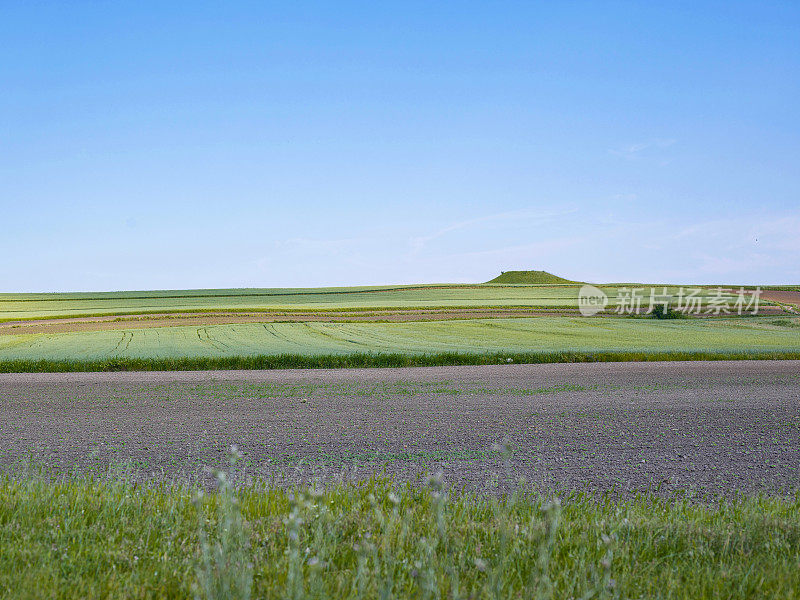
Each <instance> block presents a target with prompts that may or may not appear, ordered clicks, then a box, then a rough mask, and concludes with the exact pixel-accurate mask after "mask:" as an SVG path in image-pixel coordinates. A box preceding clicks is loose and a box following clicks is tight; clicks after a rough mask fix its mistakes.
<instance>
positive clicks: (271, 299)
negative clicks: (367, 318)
mask: <svg viewBox="0 0 800 600" xmlns="http://www.w3.org/2000/svg"><path fill="white" fill-rule="evenodd" d="M636 285H641V284H618V285H601V286H599V288H600V289H602V290H603V291H604V292H605V293H606V294H608V296H609V298H610V299H611V304H612V306H613V304H614V298H615V297H616V296H617V293H618V292H619V290H620V289H621V288H622V287H623V286H624V287H630V286H636ZM655 287H657V288H658V289H659V291H660V290H661V289H662V287H664V286H655ZM579 289H580V284H548V285H515V284H480V285H466V284H465V285H445V284H442V285H436V284H431V285H407V286H372V287H349V288H297V289H290V288H269V289H267V288H265V289H256V288H253V289H224V290H160V291H146V292H99V293H96V292H81V293H63V294H0V322H2V321H15V320H24V319H52V318H63V317H81V316H98V315H137V314H163V313H181V312H197V311H199V312H209V311H217V312H219V311H286V310H294V311H298V310H299V311H311V312H316V311H343V310H350V311H353V310H356V311H357V310H375V309H423V308H436V307H441V308H476V307H526V308H545V309H547V308H549V309H577V307H578V291H579ZM697 289H699V295H700V296H701V297H709V296H711V295H713V294H714V293H715V290H714V289H711V288H697ZM728 289H729V288H728ZM678 290H679V288H678V287H675V286H671V287H668V288H667V293H669V294H677V293H678ZM767 304H769V303H768V302H767Z"/></svg>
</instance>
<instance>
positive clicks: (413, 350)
mask: <svg viewBox="0 0 800 600" xmlns="http://www.w3.org/2000/svg"><path fill="white" fill-rule="evenodd" d="M796 321H797V320H796V319H794V320H792V319H785V318H774V317H756V318H750V319H713V320H711V319H709V320H701V319H685V320H683V319H682V320H675V321H659V320H656V319H646V318H627V319H626V318H613V317H595V318H591V319H587V318H581V317H533V318H527V319H475V320H455V321H431V322H411V323H246V324H233V325H208V326H202V327H186V326H182V327H157V328H156V327H154V328H145V329H130V330H117V331H92V332H71V333H58V334H49V333H48V334H30V335H5V336H0V361H9V360H104V359H109V358H146V359H157V358H176V357H184V356H186V357H220V356H255V355H276V354H304V355H330V354H350V353H410V354H436V353H443V352H460V353H478V354H479V353H488V352H502V351H507V352H511V353H530V352H554V351H583V352H591V351H629V352H632V351H640V352H646V351H661V352H668V351H708V352H737V351H742V350H751V351H779V350H787V351H800V327H798V326H797V325H798V324H797V322H796Z"/></svg>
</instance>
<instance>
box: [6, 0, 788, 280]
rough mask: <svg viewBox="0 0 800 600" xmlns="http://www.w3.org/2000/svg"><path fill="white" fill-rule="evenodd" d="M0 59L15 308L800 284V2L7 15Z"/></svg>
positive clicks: (9, 11)
mask: <svg viewBox="0 0 800 600" xmlns="http://www.w3.org/2000/svg"><path fill="white" fill-rule="evenodd" d="M657 5H659V6H657ZM0 39H2V47H3V50H2V52H0V84H1V85H0V216H2V221H3V227H2V230H0V291H6V292H13V291H58V290H117V289H154V288H173V289H174V288H198V287H203V288H205V287H276V286H316V285H350V284H377V283H405V282H408V283H410V282H448V281H453V282H455V281H485V280H487V279H489V278H491V277H493V276H494V275H496V274H497V273H498V272H499V271H501V270H509V269H546V270H549V271H552V272H555V273H557V274H560V275H562V276H565V277H569V278H574V279H581V280H588V281H599V282H603V281H644V282H676V283H794V284H797V283H800V160H799V157H800V3H797V2H786V3H776V2H750V3H737V2H715V3H711V2H670V3H653V2H620V3H616V2H587V3H581V2H556V3H553V2H542V3H535V2H519V3H506V2H486V3H469V2H453V3H438V4H436V3H428V2H419V3H415V2H398V3H374V2H364V3H350V2H327V3H302V2H297V3H274V4H273V3H266V2H253V3H249V2H236V1H229V2H218V3H202V2H186V3H180V2H170V3H162V2H142V1H139V2H130V3H126V2H97V1H92V2H80V1H77V0H73V1H71V2H42V1H37V2H11V1H5V2H0Z"/></svg>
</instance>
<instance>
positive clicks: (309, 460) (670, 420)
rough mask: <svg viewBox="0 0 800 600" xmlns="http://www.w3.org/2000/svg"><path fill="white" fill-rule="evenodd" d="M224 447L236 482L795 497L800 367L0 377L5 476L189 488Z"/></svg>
mask: <svg viewBox="0 0 800 600" xmlns="http://www.w3.org/2000/svg"><path fill="white" fill-rule="evenodd" d="M504 440H505V442H506V445H507V447H508V448H509V449H510V450H511V457H510V459H506V458H504V453H503V451H502V450H500V447H502V443H503V441H504ZM232 444H235V445H236V446H237V447H238V448H239V449H240V450H241V452H242V453H243V454H244V458H243V460H242V461H240V463H239V465H238V467H237V469H236V477H237V479H238V481H240V482H247V481H250V480H253V479H256V480H257V479H263V480H267V481H274V482H278V483H291V482H299V481H305V482H308V481H309V480H312V479H322V480H326V481H328V480H337V479H361V478H364V477H366V476H368V475H370V474H373V473H383V474H386V475H389V476H393V477H396V478H397V479H398V480H401V481H402V480H422V478H423V477H424V476H425V474H426V473H431V472H435V471H438V470H441V471H443V473H444V477H445V480H446V481H447V482H449V483H450V484H451V485H454V486H457V487H460V486H464V487H468V488H472V489H474V488H478V489H493V488H494V487H495V486H496V485H500V486H501V488H502V487H503V486H508V485H513V484H514V482H517V481H518V480H519V479H520V478H524V479H525V480H526V481H527V485H530V486H533V487H537V488H541V489H545V490H554V489H555V490H565V491H569V490H576V491H577V490H585V491H591V492H605V491H614V492H615V493H620V494H631V493H636V492H642V491H656V492H658V493H661V494H671V493H674V492H689V493H692V494H701V495H711V496H715V495H719V494H728V493H733V492H744V493H760V492H763V493H793V492H796V491H798V490H800V361H732V362H722V361H720V362H707V363H703V362H687V363H680V362H663V363H599V364H553V365H503V366H472V367H433V368H412V369H360V370H358V369H352V370H351V369H342V370H312V371H300V370H296V371H212V372H159V373H67V374H12V375H0V468H2V469H4V470H6V471H18V470H19V469H21V468H34V469H37V470H38V469H42V468H44V469H48V470H51V471H52V472H55V473H66V472H71V471H74V470H77V471H81V472H85V471H97V472H99V473H100V474H101V475H103V476H108V474H109V473H112V474H114V475H115V476H116V474H119V475H123V476H128V477H133V478H137V479H153V478H155V479H161V478H167V479H170V480H175V479H178V480H183V479H188V480H190V481H198V482H201V483H202V482H205V481H207V480H208V478H209V475H208V473H207V467H218V466H222V465H224V464H225V463H226V451H227V448H229V447H230V446H231V445H232ZM498 445H499V446H498ZM30 465H33V467H31V466H30Z"/></svg>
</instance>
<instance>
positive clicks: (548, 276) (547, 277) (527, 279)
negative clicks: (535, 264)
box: [486, 271, 575, 284]
mask: <svg viewBox="0 0 800 600" xmlns="http://www.w3.org/2000/svg"><path fill="white" fill-rule="evenodd" d="M486 283H540V284H541V283H575V282H574V281H570V280H569V279H564V278H563V277H559V276H558V275H553V274H552V273H548V272H547V271H503V272H502V273H501V274H500V275H498V276H497V277H495V278H494V279H492V280H491V281H487V282H486Z"/></svg>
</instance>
